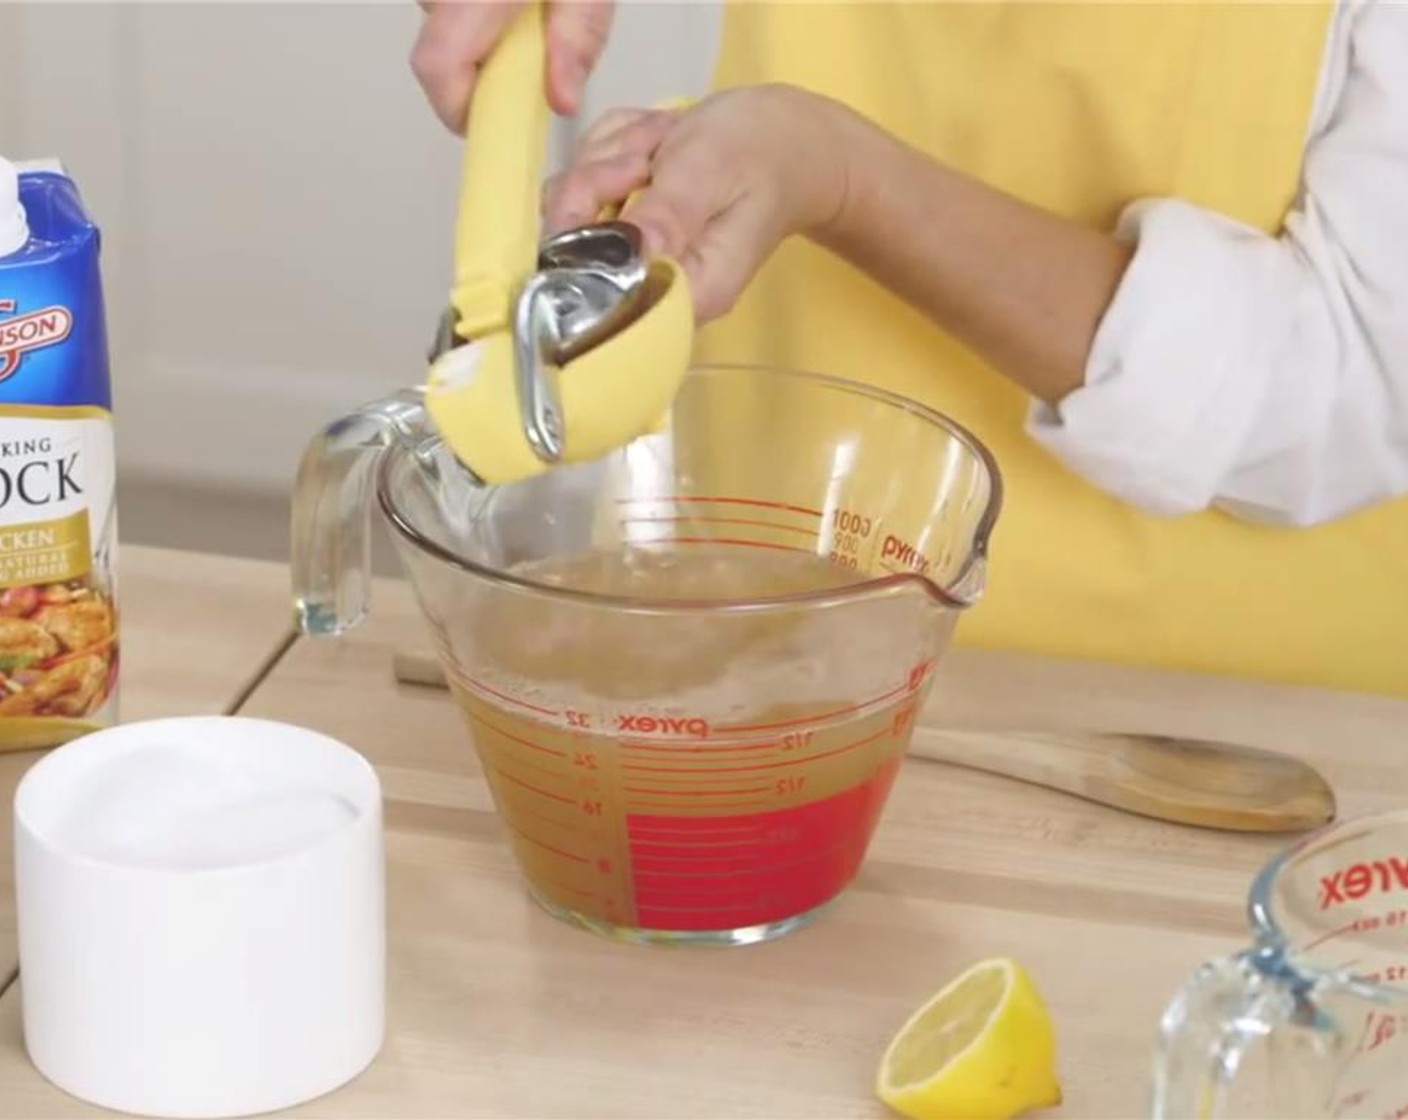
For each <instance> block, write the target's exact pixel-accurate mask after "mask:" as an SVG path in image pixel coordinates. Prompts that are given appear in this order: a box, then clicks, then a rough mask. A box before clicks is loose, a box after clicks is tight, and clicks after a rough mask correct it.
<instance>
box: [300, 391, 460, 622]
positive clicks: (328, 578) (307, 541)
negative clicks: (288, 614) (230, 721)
mask: <svg viewBox="0 0 1408 1120" xmlns="http://www.w3.org/2000/svg"><path fill="white" fill-rule="evenodd" d="M431 435H432V433H431V430H430V426H429V423H428V421H427V419H426V414H425V409H424V406H423V391H422V390H420V389H407V390H404V391H402V392H400V393H397V394H395V395H394V396H391V397H387V398H384V399H383V400H379V401H374V402H372V403H370V404H367V405H364V406H363V407H361V408H359V409H357V411H355V412H353V413H351V414H350V415H347V416H344V417H342V418H340V419H338V420H335V421H333V422H332V423H331V424H329V425H328V426H327V427H325V428H324V429H323V430H322V431H320V432H319V433H318V434H317V435H316V436H315V437H314V438H313V440H312V442H311V443H309V445H308V447H307V448H306V449H305V450H304V453H303V458H302V460H301V462H300V463H299V467H298V476H297V479H296V481H295V482H294V487H293V504H292V513H291V518H290V521H291V525H290V530H291V533H290V562H291V568H292V577H293V600H294V604H295V609H296V618H297V621H298V626H299V628H300V630H302V631H303V633H305V634H308V635H312V636H318V637H322V636H335V635H338V634H342V633H344V632H345V631H347V630H350V629H351V628H352V627H354V626H356V625H357V624H358V623H359V622H361V621H362V619H363V618H364V617H366V614H367V611H368V609H369V608H370V606H371V583H372V573H371V567H372V562H371V535H370V530H371V510H372V493H373V486H374V481H375V477H376V466H377V464H378V463H379V461H380V459H381V456H382V453H383V452H385V451H386V450H387V449H388V448H389V447H392V446H394V445H397V444H400V445H405V446H407V447H408V448H409V449H412V450H418V448H419V447H420V445H422V444H423V443H425V442H426V441H427V440H428V439H429V438H430V437H431ZM426 466H427V469H432V470H433V469H435V466H434V464H433V463H427V464H426Z"/></svg>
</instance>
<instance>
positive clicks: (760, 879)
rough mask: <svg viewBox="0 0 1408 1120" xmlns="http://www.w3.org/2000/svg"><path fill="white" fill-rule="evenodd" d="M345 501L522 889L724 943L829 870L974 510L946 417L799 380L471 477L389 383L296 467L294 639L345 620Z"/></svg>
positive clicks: (919, 661) (945, 595)
mask: <svg viewBox="0 0 1408 1120" xmlns="http://www.w3.org/2000/svg"><path fill="white" fill-rule="evenodd" d="M372 490H374V492H375V496H376V499H377V502H378V503H379V504H380V507H381V509H382V511H383V513H384V514H385V516H386V518H387V520H388V521H389V523H390V525H391V527H392V529H393V530H394V532H393V534H392V537H393V540H394V541H395V543H396V546H397V549H398V553H399V556H400V559H401V561H402V563H403V565H404V567H405V570H406V572H407V573H408V574H409V577H410V582H411V584H412V585H413V587H414V590H415V594H416V596H417V599H418V601H419V604H420V606H421V608H422V609H423V610H424V613H425V617H426V619H427V621H428V623H429V628H430V630H431V632H432V634H433V635H434V637H435V639H436V641H437V643H438V649H439V654H440V657H441V661H442V664H443V666H444V669H445V672H446V676H447V678H448V680H449V681H450V684H451V687H452V689H453V692H454V694H455V697H456V699H457V701H458V703H459V705H460V707H461V709H462V711H463V715H464V718H465V720H466V722H467V725H468V729H469V732H470V736H471V738H472V740H473V743H474V746H475V748H476V749H477V751H478V755H479V758H480V760H481V762H482V764H483V768H484V772H485V775H486V777H487V780H488V782H489V785H490V788H491V790H492V793H493V797H494V800H495V804H496V807H497V809H498V812H499V814H500V816H501V818H502V821H503V823H504V825H505V826H506V827H505V831H506V835H507V839H508V841H509V843H510V844H511V845H512V847H513V851H514V853H515V855H516V857H517V861H518V864H519V866H520V867H521V869H522V872H523V875H524V877H525V879H526V881H527V886H528V889H529V891H530V892H531V893H532V895H533V897H534V898H535V899H536V900H537V901H538V902H539V903H541V904H542V905H543V906H544V907H546V908H547V909H548V910H549V911H551V912H553V913H554V914H557V915H559V916H561V917H564V918H567V919H570V920H571V921H574V922H576V923H578V924H580V925H582V926H586V927H588V928H592V929H596V930H598V931H602V932H607V933H611V934H613V935H616V936H621V937H624V938H628V939H634V940H645V941H651V940H667V941H674V940H685V941H714V942H724V943H742V942H748V941H756V940H762V939H766V938H769V937H772V936H775V935H778V934H780V933H783V932H786V931H788V930H790V929H794V928H796V927H798V926H800V925H802V924H803V923H805V922H806V921H807V920H808V919H809V918H811V917H812V916H813V915H814V914H816V913H817V911H818V909H819V908H820V907H823V906H825V905H826V904H827V903H829V902H830V901H831V900H833V899H834V898H835V897H836V896H837V895H838V894H839V893H840V892H841V891H842V890H843V889H844V888H845V887H846V886H847V885H848V884H849V883H850V882H851V880H852V879H853V877H854V876H855V875H856V873H857V870H858V869H859V867H860V864H861V860H862V858H863V856H864V854H865V851H866V848H867V845H868V843H869V841H870V837H871V833H872V830H873V829H874V827H875V825H876V822H877V820H878V818H879V816H880V813H881V809H882V807H883V805H884V803H885V799H886V796H887V794H888V792H889V789H890V785H891V782H892V781H893V779H894V777H895V773H896V770H897V768H898V767H899V765H900V760H901V757H902V756H903V754H904V751H905V748H906V746H907V743H908V741H909V737H910V733H911V729H912V727H913V721H914V717H915V712H916V709H917V707H918V705H919V704H920V703H921V702H922V700H923V699H924V696H925V694H926V692H927V690H928V687H929V683H930V680H931V673H932V670H933V667H934V664H935V660H936V658H937V657H938V656H939V655H940V653H941V652H942V651H943V650H944V648H945V646H946V644H947V643H948V641H949V638H950V635H951V632H952V630H953V627H954V624H955V621H956V619H957V618H958V616H959V614H960V613H961V612H962V610H963V609H964V608H965V607H967V606H969V605H970V604H972V603H973V602H974V601H975V600H976V599H977V597H978V596H979V594H980V593H981V590H982V586H983V579H984V569H985V563H986V557H985V553H986V548H987V543H988V537H989V533H990V531H991V529H992V527H993V523H994V520H995V518H996V517H997V513H998V508H999V501H1000V484H999V477H998V473H997V470H996V468H995V466H994V463H993V461H992V459H991V458H990V456H989V454H988V453H987V451H986V450H985V449H984V448H983V447H982V446H981V444H980V443H979V442H978V441H977V440H976V439H975V438H973V437H972V436H971V435H970V434H968V433H967V432H966V431H964V430H963V429H961V428H960V427H958V426H957V425H955V424H953V423H952V422H950V421H949V420H947V419H945V418H944V417H942V416H940V415H938V414H936V413H934V412H932V411H929V410H927V409H924V408H921V407H919V406H918V405H915V404H913V403H911V402H909V401H907V400H904V399H902V398H900V397H897V396H892V395H890V394H887V393H885V392H881V391H879V390H875V389H869V388H864V387H861V386H859V385H855V384H851V383H849V382H845V381H838V380H832V379H829V378H825V377H819V376H814V375H809V374H805V373H797V372H788V371H783V370H772V369H750V368H742V367H716V368H715V367H711V368H702V369H696V370H693V371H692V372H691V373H689V374H688V375H687V376H686V378H685V379H684V382H683V385H682V388H681V389H680V391H679V393H678V395H677V397H676V398H675V400H674V403H673V406H672V408H671V410H670V413H669V416H668V418H667V419H666V421H665V422H664V424H663V425H662V426H661V428H660V430H658V431H657V432H655V433H654V434H651V435H648V436H646V437H643V438H641V439H638V440H636V441H635V442H633V443H631V444H629V445H628V446H626V447H624V448H623V449H621V450H619V451H617V452H615V453H613V454H611V455H609V456H607V457H606V458H604V459H601V460H597V461H593V462H589V463H581V464H574V465H570V466H560V467H556V468H554V469H552V470H549V471H547V472H546V473H543V474H541V475H539V476H537V477H534V478H531V479H528V480H526V481H522V482H517V483H513V484H509V485H505V486H494V487H485V486H482V485H480V484H478V483H477V482H475V481H474V480H473V478H472V477H471V476H469V475H468V474H467V473H466V472H465V471H463V470H462V469H461V468H460V467H459V465H458V463H457V462H456V460H455V459H454V457H453V456H452V455H451V454H450V453H449V452H448V451H447V450H446V448H445V447H444V446H443V444H442V443H441V442H440V440H439V439H438V438H437V436H436V435H435V433H434V432H433V431H432V430H431V428H430V427H429V425H428V424H427V422H426V420H425V417H424V414H423V412H422V411H421V408H420V405H419V403H418V399H417V397H416V395H415V394H414V393H409V392H408V393H406V394H403V395H401V396H398V397H396V398H393V399H392V400H389V401H383V402H379V403H377V404H374V405H371V406H368V407H367V408H365V409H363V410H361V411H359V412H358V413H356V414H354V415H352V416H350V417H348V418H346V419H344V420H341V421H338V422H337V423H336V424H333V425H331V426H330V427H329V428H327V429H326V430H325V431H324V432H323V433H322V434H321V435H320V436H319V437H318V438H317V439H316V440H315V441H314V443H313V445H312V446H311V447H310V448H309V449H308V451H307V453H306V455H305V459H304V463H303V467H302V470H301V474H300V477H299V480H298V484H297V487H296V492H295V495H294V511H293V542H292V543H293V572H294V584H295V594H296V597H297V600H298V604H299V608H300V618H301V621H302V625H303V628H304V629H305V630H306V631H308V632H309V633H313V634H336V633H340V632H341V631H343V630H345V629H346V628H347V627H349V626H351V625H353V624H355V623H356V622H357V621H358V620H359V619H360V618H361V617H362V615H363V613H364V612H365V610H366V609H367V605H368V591H369V577H368V560H367V555H368V553H367V514H368V509H369V505H370V501H369V499H370V495H371V491H372Z"/></svg>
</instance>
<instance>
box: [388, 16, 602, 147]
mask: <svg viewBox="0 0 1408 1120" xmlns="http://www.w3.org/2000/svg"><path fill="white" fill-rule="evenodd" d="M417 2H418V3H419V4H420V7H421V9H422V11H424V13H425V15H424V17H423V19H422V21H421V28H420V35H419V36H418V37H417V39H416V44H415V48H414V50H412V52H411V69H412V70H413V71H414V72H415V75H416V78H417V79H418V80H419V82H420V84H421V87H422V88H423V89H424V90H425V95H426V97H427V98H428V99H429V101H430V104H431V106H432V107H433V108H434V110H435V115H436V116H438V117H439V118H440V120H441V121H442V122H443V123H444V125H445V127H446V128H448V129H450V130H451V131H452V132H454V133H456V134H457V135H463V134H464V129H465V119H466V116H467V114H468V113H469V101H470V98H471V97H472V96H473V94H474V81H475V78H477V77H478V75H479V67H480V66H482V65H483V64H484V60H485V59H486V58H488V57H489V54H490V52H492V51H493V49H494V47H495V45H496V44H497V43H498V41H499V38H500V37H501V36H502V35H503V33H504V31H505V29H506V28H507V27H508V25H509V23H510V22H512V20H513V17H514V16H515V15H517V14H518V12H519V10H520V9H521V8H522V7H523V0H417ZM613 13H614V4H613V3H612V0H548V3H547V7H546V12H545V16H546V20H547V25H546V33H547V49H548V59H547V90H546V91H545V92H546V95H547V99H548V104H549V105H550V106H551V107H552V109H553V111H554V112H556V113H560V114H562V115H563V116H570V115H572V114H573V113H576V112H577V110H578V109H579V108H580V106H581V103H582V94H583V92H584V91H585V89H586V86H587V78H588V77H589V76H590V75H591V72H592V68H593V67H594V66H595V65H596V63H597V59H599V58H600V57H601V52H602V50H603V49H604V48H605V47H606V38H607V35H609V34H610V32H611V17H612V15H613Z"/></svg>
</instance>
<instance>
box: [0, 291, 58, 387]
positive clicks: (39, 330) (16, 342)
mask: <svg viewBox="0 0 1408 1120" xmlns="http://www.w3.org/2000/svg"><path fill="white" fill-rule="evenodd" d="M14 311H15V301H14V300H12V299H0V316H4V315H8V316H10V318H0V381H4V380H5V379H6V378H8V377H13V376H14V373H15V371H16V370H18V369H19V368H20V359H21V358H23V357H24V355H25V354H27V353H29V352H30V351H31V350H40V349H43V348H44V347H45V346H52V345H54V343H56V342H62V341H63V340H64V339H66V338H67V337H68V336H69V332H70V331H71V330H73V314H72V313H71V312H70V311H69V309H68V308H67V307H60V306H59V305H58V304H55V305H54V306H52V307H45V308H41V309H40V310H38V311H29V312H26V313H25V314H24V315H15V314H14Z"/></svg>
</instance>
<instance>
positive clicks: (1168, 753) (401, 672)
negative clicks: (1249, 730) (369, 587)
mask: <svg viewBox="0 0 1408 1120" xmlns="http://www.w3.org/2000/svg"><path fill="white" fill-rule="evenodd" d="M393 666H394V670H395V673H396V679H397V680H399V681H402V682H403V683H406V684H416V685H426V686H430V687H436V688H444V687H445V676H444V673H443V671H442V670H441V667H440V663H439V662H438V661H437V660H436V658H435V657H434V656H432V655H429V654H422V653H412V652H407V651H399V652H397V653H396V654H395V656H394V659H393ZM909 754H910V755H911V756H912V757H915V758H921V759H925V760H928V761H930V762H944V763H948V764H950V765H954V766H962V767H966V768H967V769H970V770H983V771H986V772H988V773H990V774H1000V775H1003V776H1004V777H1008V778H1012V779H1015V780H1016V781H1021V782H1028V783H1030V784H1032V785H1038V786H1045V787H1046V788H1048V789H1056V790H1061V791H1063V792H1065V793H1070V794H1074V795H1075V796H1077V797H1081V798H1084V799H1086V800H1087V801H1094V802H1097V803H1099V804H1101V805H1108V806H1110V807H1112V808H1115V809H1121V810H1123V811H1125V812H1127V813H1134V814H1137V815H1139V816H1145V817H1153V818H1156V819H1158V820H1164V821H1173V822H1175V823H1178V824H1187V825H1195V826H1198V827H1200V828H1217V829H1227V830H1231V831H1236V832H1299V831H1303V830H1305V829H1310V828H1318V827H1319V826H1321V825H1323V824H1327V823H1328V822H1330V821H1332V820H1334V818H1335V795H1334V791H1333V790H1332V789H1331V788H1330V786H1329V784H1328V783H1327V782H1326V781H1325V779H1324V778H1323V777H1321V776H1320V774H1319V773H1318V772H1317V771H1316V770H1315V769H1314V767H1312V766H1310V765H1308V764H1307V763H1304V762H1301V761H1300V760H1299V759H1295V758H1290V757H1287V756H1286V755H1282V754H1277V753H1275V752H1273V751H1267V750H1260V749H1258V748H1255V747H1244V746H1238V745H1235V744H1233V743H1219V742H1211V741H1208V740H1203V739H1184V738H1178V737H1172V736H1163V735H1134V734H1114V733H1108V732H1092V731H1006V730H987V729H984V730H981V731H966V730H965V731H958V730H952V729H949V728H943V727H939V726H938V725H937V724H936V723H935V722H934V720H933V717H932V715H930V714H927V713H926V714H921V716H920V719H919V721H918V723H917V725H916V727H915V731H914V738H913V739H912V740H911V742H910V747H909Z"/></svg>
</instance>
